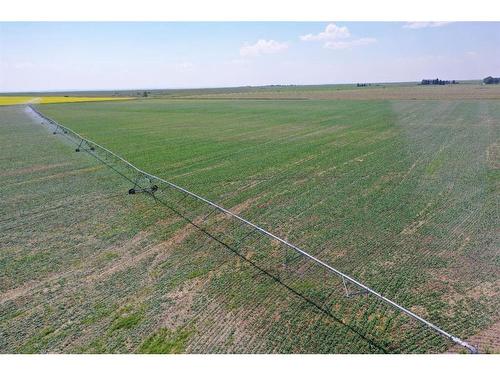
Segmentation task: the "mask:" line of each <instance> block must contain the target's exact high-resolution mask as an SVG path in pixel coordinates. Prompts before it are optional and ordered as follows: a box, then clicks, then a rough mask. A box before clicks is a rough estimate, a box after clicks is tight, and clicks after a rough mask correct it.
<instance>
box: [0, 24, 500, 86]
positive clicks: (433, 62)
mask: <svg viewBox="0 0 500 375" xmlns="http://www.w3.org/2000/svg"><path fill="white" fill-rule="evenodd" d="M496 45H500V23H495V22H456V23H449V22H411V23H405V22H149V23H148V22H146V23H141V22H132V23H130V22H128V23H127V22H101V23H85V22H83V23H82V22H65V23H54V22H44V23H25V22H7V23H5V22H3V23H0V92H3V93H23V92H69V91H128V90H134V91H135V90H183V89H204V88H206V89H210V88H231V87H246V86H270V85H284V86H287V85H297V86H302V85H342V84H356V83H374V84H375V83H380V84H382V83H402V82H419V81H420V80H421V79H424V78H440V79H447V80H452V79H455V80H458V81H460V80H462V81H464V80H481V79H483V78H484V77H486V76H489V75H492V76H498V75H500V52H499V51H498V49H496V48H495V46H496ZM464 77H467V78H464Z"/></svg>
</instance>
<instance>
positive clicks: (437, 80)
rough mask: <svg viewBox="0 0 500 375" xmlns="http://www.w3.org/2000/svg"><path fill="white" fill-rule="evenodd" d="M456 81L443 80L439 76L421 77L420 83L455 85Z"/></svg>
mask: <svg viewBox="0 0 500 375" xmlns="http://www.w3.org/2000/svg"><path fill="white" fill-rule="evenodd" d="M457 83H458V82H457V81H455V80H452V81H443V80H441V79H439V78H436V79H423V80H422V82H421V83H420V84H421V85H455V84H457Z"/></svg>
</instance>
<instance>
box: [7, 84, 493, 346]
mask: <svg viewBox="0 0 500 375" xmlns="http://www.w3.org/2000/svg"><path fill="white" fill-rule="evenodd" d="M370 90H371V89H370ZM41 110H42V111H43V112H44V113H45V114H47V115H49V116H52V117H54V118H55V119H57V120H58V121H60V122H61V123H63V124H65V125H67V126H69V127H71V128H72V129H74V130H76V131H77V132H79V133H81V134H83V135H85V136H87V137H89V138H91V139H92V140H95V141H97V142H98V143H100V144H102V145H104V146H105V147H107V148H110V149H111V150H113V151H115V152H117V153H118V154H120V155H122V156H124V157H125V158H127V159H128V160H130V161H131V162H133V163H134V164H136V165H137V166H139V167H141V168H142V169H144V170H146V171H149V172H152V173H154V174H157V175H159V176H162V177H164V178H167V179H169V180H171V181H173V182H175V183H178V184H180V185H182V186H184V187H187V188H189V189H190V190H192V191H194V192H197V193H200V194H202V195H204V196H207V197H208V198H210V199H213V200H215V201H216V202H219V203H221V204H223V205H224V206H225V207H228V208H232V209H233V210H235V211H236V212H238V213H241V215H242V216H243V217H245V218H249V219H250V220H252V221H255V222H256V223H258V224H261V225H262V226H264V227H265V228H268V229H270V230H271V231H272V232H274V233H276V234H279V235H281V236H283V237H285V238H287V239H289V240H290V241H291V242H293V243H295V244H297V245H299V246H303V247H304V248H305V249H307V250H308V251H310V252H311V253H313V254H314V255H316V256H318V257H320V258H321V259H324V260H325V261H327V262H329V263H331V264H333V265H335V266H336V267H338V268H340V269H342V270H344V271H346V272H348V273H350V274H351V275H353V276H355V277H357V278H359V279H360V280H362V281H364V282H366V283H367V284H368V285H370V286H372V287H374V288H375V289H377V290H379V291H381V292H383V293H384V295H387V296H388V297H390V298H393V299H395V300H396V301H398V302H400V303H401V304H403V305H404V306H406V307H409V308H411V309H412V310H414V311H418V312H419V313H420V314H422V315H423V316H424V317H426V318H428V319H430V320H431V321H432V322H434V323H436V324H438V325H440V326H441V327H443V328H444V329H446V330H449V331H451V332H452V333H454V334H456V335H458V336H459V337H462V338H466V337H469V336H471V335H473V334H475V333H476V332H479V331H480V330H482V329H485V328H487V327H488V326H490V325H491V324H493V323H494V322H495V321H496V320H498V311H499V307H500V306H499V305H498V301H499V299H498V280H497V279H498V277H497V275H498V271H499V269H498V268H499V267H500V261H499V258H498V253H497V247H496V245H495V243H496V242H495V241H496V240H495V238H496V234H495V233H496V232H495V222H496V219H495V218H496V217H497V216H496V215H497V213H496V209H495V208H496V207H497V203H498V200H497V197H498V173H495V171H496V165H497V161H496V159H495V156H494V155H495V153H493V152H491V150H493V149H494V145H495V142H497V139H498V128H497V126H496V125H495V124H498V121H499V119H500V103H499V102H498V101H494V100H490V101H488V100H454V101H447V100H438V101H434V100H426V101H402V100H393V101H380V100H379V101H376V100H369V101H348V100H342V101H330V100H303V101H295V100H294V101H292V100H290V101H288V100H275V101H271V100H234V99H231V100H221V99H217V100H207V99H203V100H196V99H189V100H181V99H176V100H166V99H154V100H135V101H131V102H127V103H121V102H102V103H81V104H78V103H74V104H71V103H68V104H58V105H44V106H43V107H41ZM10 111H13V110H10ZM9 113H11V112H9ZM10 116H14V117H15V118H14V117H13V118H12V119H11V121H7V122H6V124H5V125H3V126H2V128H1V129H2V132H4V134H3V135H4V137H3V138H2V139H5V140H6V141H5V142H6V143H5V145H6V146H8V145H10V144H12V145H19V144H22V145H23V146H22V147H23V149H22V150H21V149H19V150H18V148H19V146H17V148H14V146H11V148H7V149H5V152H6V155H7V153H9V152H10V153H11V155H15V157H13V160H20V161H16V162H14V164H13V163H12V162H11V163H9V165H7V164H6V163H5V165H4V166H3V167H2V168H3V169H0V173H4V174H7V175H8V177H7V182H8V184H9V186H12V188H10V189H9V190H7V191H6V194H7V196H8V197H9V199H8V200H7V202H8V204H9V206H8V207H6V211H5V212H11V214H10V217H14V218H15V220H16V224H17V225H21V224H24V223H26V225H28V226H29V227H30V228H32V229H31V230H32V231H33V233H32V234H28V233H24V232H22V231H21V232H19V231H17V232H13V231H9V232H6V235H5V237H4V238H3V239H2V241H3V242H2V244H5V245H8V246H6V247H5V248H6V249H7V250H5V253H4V255H3V257H2V258H1V259H0V261H1V262H2V263H1V265H2V267H4V269H6V270H9V271H8V272H7V273H6V275H5V276H4V278H3V279H2V281H3V283H2V285H5V287H4V288H5V289H4V292H5V293H9V292H10V291H11V290H12V289H14V288H15V286H17V285H24V286H26V285H30V284H29V283H30V280H33V278H34V277H35V276H34V275H37V276H36V277H37V278H38V279H41V280H42V281H43V283H41V285H40V288H39V289H38V288H36V289H35V290H34V292H33V296H31V297H30V298H28V299H26V300H21V299H13V300H9V301H7V302H4V303H3V304H1V305H0V306H2V308H3V311H2V314H5V315H4V316H10V317H12V318H9V319H6V320H5V321H3V322H2V323H1V324H2V326H1V327H0V328H3V330H5V331H6V335H5V336H4V337H6V339H5V341H4V342H5V343H4V344H3V348H4V350H3V351H8V350H7V348H10V349H11V350H14V351H16V350H19V349H16V348H21V347H22V345H23V343H25V342H27V341H28V340H29V338H30V337H31V336H33V335H35V334H36V332H37V331H36V330H35V328H34V327H33V323H29V322H40V323H38V324H39V325H41V326H46V325H47V326H49V322H50V323H51V324H50V326H52V325H53V324H54V322H63V321H65V318H66V317H68V316H73V317H76V322H75V323H74V324H73V325H72V326H69V327H66V328H64V329H63V330H62V332H60V331H58V334H57V335H53V334H52V335H49V337H50V338H51V339H50V340H47V341H46V342H44V344H43V345H41V346H40V347H38V348H37V350H38V351H43V350H53V351H76V352H87V351H89V352H93V351H98V352H131V351H138V352H214V353H216V352H284V353H288V352H316V353H317V352H321V353H353V352H361V353H365V352H377V353H378V352H436V351H444V350H447V349H448V348H449V343H448V342H447V341H445V340H443V339H441V338H439V337H437V336H435V335H433V334H431V333H429V332H428V331H425V330H422V329H421V328H420V327H419V326H417V325H415V324H412V323H410V322H409V321H408V320H407V319H405V318H404V317H402V316H400V315H398V314H394V313H393V312H392V310H390V309H389V308H386V307H383V306H381V305H380V304H379V303H377V302H376V301H374V300H372V299H370V298H366V297H365V296H358V297H355V298H345V297H344V296H343V294H342V293H343V292H342V284H341V282H340V280H337V279H335V278H326V277H325V275H324V274H322V273H321V271H320V270H318V269H315V268H311V267H309V265H308V264H307V263H305V262H302V261H300V260H297V259H296V258H295V257H293V254H288V255H289V257H288V258H287V259H288V260H287V264H286V265H284V264H283V263H284V259H285V258H284V255H283V249H281V248H279V246H276V244H274V243H272V242H269V241H266V240H260V239H258V238H251V239H247V240H246V241H245V243H243V244H242V245H241V246H239V247H238V249H237V250H238V251H239V252H240V254H242V255H244V256H245V257H246V258H247V259H250V260H251V261H253V262H255V264H256V265H258V266H260V267H262V268H263V269H265V270H267V271H268V272H269V273H270V275H272V276H273V277H274V278H272V277H270V276H269V275H265V274H263V273H262V272H260V271H259V270H258V269H256V267H255V266H253V265H251V264H249V263H248V262H245V261H244V260H243V259H242V258H240V257H238V256H237V255H235V254H234V253H233V252H232V251H231V250H230V249H228V248H227V247H224V246H221V245H220V244H218V243H216V242H215V241H213V240H209V239H208V238H207V236H206V235H204V234H203V233H201V232H200V231H197V230H193V228H192V227H191V226H189V224H186V223H185V222H183V221H182V220H180V219H179V218H178V216H176V215H175V214H173V213H172V212H171V211H169V210H168V209H166V208H165V209H159V208H158V206H156V205H155V204H154V202H153V201H152V200H148V199H147V197H144V196H141V195H137V196H134V197H127V196H126V195H125V196H120V195H119V193H120V192H124V191H125V192H126V190H127V189H128V188H127V186H128V185H127V183H124V182H123V181H121V180H120V179H119V178H118V177H111V176H112V175H111V172H110V171H108V170H106V169H98V170H97V171H91V170H87V167H88V166H87V165H85V166H83V165H82V166H79V167H77V165H78V163H79V162H81V163H91V161H89V159H88V158H87V157H86V156H85V154H83V153H81V154H76V153H74V152H73V153H71V151H72V150H73V148H72V147H70V146H69V145H67V144H65V143H64V142H61V140H59V139H58V138H55V137H54V136H52V135H50V134H47V135H46V137H47V140H45V138H43V137H42V138H41V139H43V142H47V146H46V147H47V148H44V147H45V146H43V145H40V144H39V143H38V142H37V143H35V144H34V145H28V144H26V145H25V143H26V142H27V138H22V142H20V141H17V142H14V141H13V140H12V139H15V137H18V135H17V134H18V133H17V132H15V131H14V128H10V127H8V126H7V124H10V123H15V122H20V121H21V122H22V121H26V120H21V119H22V118H23V117H22V116H21V114H19V113H18V114H17V115H14V114H11V115H10ZM16 116H17V117H16ZM13 120H15V121H13ZM9 129H11V130H9ZM16 129H17V128H16ZM22 129H24V130H23V131H25V132H26V134H29V133H30V132H36V131H38V130H36V131H35V130H32V128H31V127H29V126H28V125H25V126H24V127H22ZM36 129H38V128H36ZM40 131H42V130H40ZM37 134H38V133H37ZM13 137H14V138H13ZM50 137H52V138H50ZM38 138H40V137H38ZM9 139H10V140H9ZM29 139H31V138H29ZM49 144H50V147H49ZM42 146H43V147H42ZM28 150H29V152H28ZM49 150H50V151H49ZM33 154H37V155H45V157H49V155H50V157H51V158H54V159H55V160H53V161H51V163H49V164H50V165H55V166H54V167H53V168H51V169H48V170H44V169H42V167H41V166H43V165H46V164H47V161H46V160H43V159H40V157H38V158H34V159H33ZM58 155H60V157H61V160H57V157H58ZM11 158H12V157H11ZM66 158H70V159H69V160H70V161H71V165H60V164H61V163H62V162H64V161H65V160H66ZM492 158H493V159H495V160H492ZM21 161H22V162H21ZM30 163H31V164H33V163H34V164H35V165H30ZM57 165H59V166H57ZM90 166H92V165H90ZM75 168H80V169H82V170H83V174H82V175H75V174H72V175H67V176H62V174H63V173H62V171H65V170H66V171H69V170H73V169H75ZM13 171H15V173H14V172H13ZM51 176H53V177H51ZM49 177H51V178H52V180H51V179H48V178H49ZM89 179H90V180H89ZM87 180H89V182H84V181H87ZM119 181H121V182H119ZM54 182H58V183H57V184H54ZM40 184H41V185H40ZM115 185H116V186H115ZM35 186H36V187H38V189H39V190H40V191H35V192H34V190H33V188H34V187H35ZM51 189H52V190H53V189H56V190H57V191H58V194H63V197H65V198H64V201H66V200H68V202H71V200H72V199H77V203H76V204H75V203H72V207H76V209H77V211H76V212H65V214H64V216H60V217H58V216H56V217H49V218H48V219H45V220H43V221H41V220H39V219H37V218H39V216H37V214H36V213H35V212H36V211H37V210H39V209H40V206H42V207H50V206H52V205H53V203H51V204H50V205H49V204H48V203H44V204H41V203H37V202H40V201H43V199H42V197H45V195H44V194H41V193H42V192H43V191H51ZM103 189H104V190H105V191H106V192H107V193H109V194H110V195H115V194H118V196H117V197H116V198H107V199H106V200H100V201H97V202H95V200H93V199H90V198H91V197H93V196H95V195H97V196H99V195H100V194H102V193H101V191H102V190H103ZM40 194H41V195H40ZM25 196H32V197H33V198H34V199H31V200H30V201H29V202H33V203H29V204H28V203H24V205H25V206H23V205H21V206H20V211H19V212H25V213H26V214H28V216H20V215H14V214H12V212H14V208H13V207H15V204H16V202H20V201H22V202H24V200H21V199H22V198H21V197H25ZM159 198H161V199H163V198H165V199H168V201H169V202H170V203H171V205H172V206H175V207H180V208H182V209H183V211H184V212H186V213H187V214H188V215H189V216H190V217H193V218H204V217H206V215H207V214H208V213H210V210H208V209H207V208H206V207H202V206H201V205H199V206H197V205H196V204H195V202H193V201H189V199H187V200H183V201H182V203H181V204H180V205H176V204H175V202H177V201H179V199H180V198H182V196H176V195H175V193H173V192H161V193H160V194H159ZM44 199H48V198H44ZM47 205H48V206H47ZM103 207H106V209H103ZM56 212H58V211H56ZM38 215H40V214H38ZM49 219H50V220H49ZM82 219H83V220H82ZM68 223H70V225H68ZM204 226H205V227H206V229H207V230H208V231H209V232H210V233H211V234H213V235H214V236H217V237H218V238H219V237H221V238H222V237H223V242H225V243H226V244H235V243H236V242H237V239H238V238H242V236H243V235H244V234H245V233H246V231H245V228H242V227H239V226H237V225H235V224H234V223H231V222H228V221H227V220H225V219H224V218H222V217H221V216H218V215H212V216H210V218H209V219H207V221H206V223H205V225H204ZM56 228H62V230H63V232H62V233H58V231H57V229H56ZM37 234H38V235H39V234H44V236H45V240H44V241H43V242H41V241H40V242H37V243H35V244H33V245H32V246H27V245H26V243H27V242H28V241H29V240H28V239H29V238H36V237H32V236H33V235H37ZM23 236H25V237H23ZM33 248H36V249H37V251H36V252H34V251H33ZM35 253H36V255H37V256H36V257H33V255H34V254H35ZM29 265H30V266H29ZM69 265H71V268H70V269H72V270H73V274H70V275H67V276H60V277H61V278H62V279H64V280H66V282H65V284H64V285H62V286H58V285H54V284H55V283H54V281H53V279H51V278H53V277H54V273H55V274H58V272H60V270H61V269H65V268H67V267H68V266H69ZM83 276H85V277H83ZM277 279H279V280H280V282H282V283H283V284H286V285H287V286H288V288H287V287H284V286H283V285H281V284H279V283H278V282H277V281H276V280H277ZM44 290H48V291H49V292H48V293H52V294H51V295H52V296H53V299H51V301H52V302H50V304H49V305H51V306H52V307H57V308H56V309H51V310H50V311H49V310H48V311H47V312H45V313H40V312H37V311H36V310H34V309H33V306H34V305H36V303H37V302H38V303H40V302H43V301H46V300H47V299H46V296H45V294H44V293H47V292H43V291H44ZM51 290H53V291H52V292H50V291H51ZM75 291H78V292H77V293H75ZM16 301H17V302H16ZM21 301H22V302H21ZM78 301H88V302H86V303H83V304H82V303H79V302H78ZM61 306H64V307H65V309H64V310H61V309H60V307H61ZM96 306H97V307H98V308H97V307H96ZM116 306H131V307H130V310H127V311H125V312H123V311H122V310H118V311H114V310H115V309H116ZM320 308H321V309H323V311H321V310H320ZM93 309H96V310H97V312H96V313H95V314H89V312H90V311H92V310H93ZM19 310H20V311H21V315H19ZM61 311H63V312H61ZM66 311H67V312H66ZM138 311H140V313H138ZM101 312H102V313H101ZM72 320H75V318H73V319H72ZM54 326H55V325H54ZM84 326H85V329H83V327H84ZM186 326H189V327H191V328H190V330H189V334H187V333H186V332H187V331H186V330H185V329H184V327H186ZM24 327H26V328H24ZM117 327H118V328H117ZM21 328H22V329H24V331H25V332H26V333H23V334H21V333H20V332H21ZM102 332H108V334H107V335H106V336H105V337H101V336H102V335H100V333H102ZM53 336H54V337H53ZM69 338H71V339H69ZM65 339H66V342H68V340H69V342H70V343H71V344H70V347H63V346H61V345H62V343H63V342H65V341H64V340H65ZM0 345H1V343H0Z"/></svg>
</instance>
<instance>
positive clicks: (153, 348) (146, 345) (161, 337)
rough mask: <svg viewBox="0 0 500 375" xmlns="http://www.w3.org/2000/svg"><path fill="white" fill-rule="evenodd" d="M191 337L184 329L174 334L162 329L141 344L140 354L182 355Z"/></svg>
mask: <svg viewBox="0 0 500 375" xmlns="http://www.w3.org/2000/svg"><path fill="white" fill-rule="evenodd" d="M191 335H192V333H191V332H189V331H186V330H182V329H179V330H177V331H174V332H172V331H171V330H169V329H167V328H161V329H160V330H159V331H158V332H156V333H154V334H153V335H152V336H150V337H148V338H147V339H146V341H144V342H143V343H142V344H141V346H140V347H139V350H138V352H139V353H141V354H178V353H182V352H184V350H185V348H186V343H187V341H188V339H189V337H190V336H191Z"/></svg>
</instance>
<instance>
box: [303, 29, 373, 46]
mask: <svg viewBox="0 0 500 375" xmlns="http://www.w3.org/2000/svg"><path fill="white" fill-rule="evenodd" d="M300 40H302V41H305V42H311V41H322V42H324V43H323V47H324V48H329V49H346V48H351V47H356V46H364V45H367V44H371V43H375V42H376V41H377V39H375V38H357V39H355V38H351V33H350V32H349V29H348V28H347V27H345V26H337V25H335V24H334V23H330V24H329V25H328V26H326V28H325V31H322V32H320V33H318V34H307V35H302V36H300Z"/></svg>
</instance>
